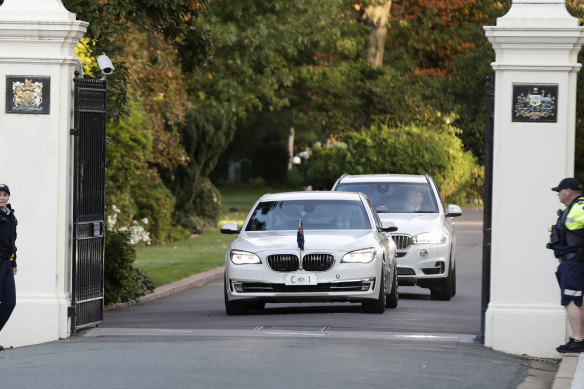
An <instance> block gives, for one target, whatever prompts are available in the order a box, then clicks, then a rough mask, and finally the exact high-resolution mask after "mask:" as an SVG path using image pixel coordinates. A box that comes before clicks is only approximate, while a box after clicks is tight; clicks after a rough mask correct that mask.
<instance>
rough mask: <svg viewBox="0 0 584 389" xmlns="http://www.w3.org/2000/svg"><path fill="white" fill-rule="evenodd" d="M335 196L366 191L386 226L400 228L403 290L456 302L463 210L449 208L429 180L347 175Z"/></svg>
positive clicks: (398, 242) (336, 187)
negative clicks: (418, 289)
mask: <svg viewBox="0 0 584 389" xmlns="http://www.w3.org/2000/svg"><path fill="white" fill-rule="evenodd" d="M332 190H334V191H343V192H362V193H364V194H365V195H367V197H369V199H370V201H371V203H372V204H373V206H374V207H375V210H376V211H377V212H378V214H379V217H380V219H381V220H382V221H386V220H387V221H392V222H393V223H394V224H395V225H396V226H397V228H398V230H397V231H396V232H395V233H392V234H391V235H392V237H393V240H394V242H395V244H396V246H397V249H398V252H397V257H398V258H397V261H398V280H399V284H400V285H418V286H420V287H422V288H429V289H430V291H431V297H432V299H433V300H446V301H447V300H450V299H451V298H452V297H454V295H455V294H456V264H455V260H454V259H455V248H456V234H455V229H454V221H453V217H456V216H460V215H462V210H461V209H460V207H459V206H458V205H453V204H450V205H448V208H447V209H444V205H443V204H442V200H441V198H440V192H439V191H438V188H437V187H436V184H435V183H434V180H432V178H431V177H430V176H428V175H425V176H424V175H402V174H363V175H353V176H351V175H343V176H342V177H341V178H339V179H338V180H337V182H336V183H335V185H334V186H333V189H332Z"/></svg>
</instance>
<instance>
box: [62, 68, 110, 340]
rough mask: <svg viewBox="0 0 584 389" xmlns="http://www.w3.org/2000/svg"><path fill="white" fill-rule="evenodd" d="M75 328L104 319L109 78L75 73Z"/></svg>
mask: <svg viewBox="0 0 584 389" xmlns="http://www.w3.org/2000/svg"><path fill="white" fill-rule="evenodd" d="M74 83H75V128H74V129H72V130H71V135H73V136H74V138H75V140H74V162H73V164H74V187H73V266H72V272H73V274H72V307H71V308H70V310H69V314H70V316H71V330H72V331H73V333H75V331H76V330H77V329H80V328H83V327H89V326H95V325H98V324H99V323H101V322H102V320H103V269H104V262H103V260H104V248H105V223H104V221H105V220H104V219H105V127H106V81H105V80H95V79H84V78H79V77H78V73H77V72H76V73H75V79H74Z"/></svg>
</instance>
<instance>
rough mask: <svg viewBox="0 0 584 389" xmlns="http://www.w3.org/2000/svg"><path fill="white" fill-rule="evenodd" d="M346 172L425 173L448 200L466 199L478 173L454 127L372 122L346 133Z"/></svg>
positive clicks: (474, 159) (471, 157)
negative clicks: (358, 129) (361, 129)
mask: <svg viewBox="0 0 584 389" xmlns="http://www.w3.org/2000/svg"><path fill="white" fill-rule="evenodd" d="M346 140H347V143H348V154H349V155H348V157H347V172H348V173H350V174H364V173H402V174H429V175H431V176H432V177H433V178H434V179H435V181H436V184H437V185H438V187H439V188H440V190H441V192H442V196H443V197H444V198H445V199H447V200H448V201H453V202H454V201H459V202H460V201H466V200H468V199H469V197H472V195H473V194H472V187H473V185H476V182H473V180H476V179H477V178H478V177H480V169H479V168H478V167H477V166H476V158H475V157H474V156H473V155H472V154H471V153H470V152H465V151H463V148H462V142H461V141H460V139H459V138H458V137H457V136H456V129H455V128H453V127H451V126H450V125H448V124H444V125H443V126H442V127H439V128H436V127H433V128H429V127H426V126H423V125H409V126H401V127H392V128H388V127H385V126H372V127H370V128H368V129H365V130H363V131H361V132H354V133H352V134H350V135H349V136H348V137H347V139H346Z"/></svg>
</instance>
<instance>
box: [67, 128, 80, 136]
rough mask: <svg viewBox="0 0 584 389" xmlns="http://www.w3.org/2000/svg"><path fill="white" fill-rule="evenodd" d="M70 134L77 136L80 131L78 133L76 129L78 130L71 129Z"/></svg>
mask: <svg viewBox="0 0 584 389" xmlns="http://www.w3.org/2000/svg"><path fill="white" fill-rule="evenodd" d="M69 133H70V134H71V135H77V134H78V133H79V131H77V129H76V128H71V129H70V130H69Z"/></svg>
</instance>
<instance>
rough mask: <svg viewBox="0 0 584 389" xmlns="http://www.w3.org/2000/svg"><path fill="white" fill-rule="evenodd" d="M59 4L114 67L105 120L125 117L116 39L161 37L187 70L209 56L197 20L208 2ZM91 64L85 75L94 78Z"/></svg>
mask: <svg viewBox="0 0 584 389" xmlns="http://www.w3.org/2000/svg"><path fill="white" fill-rule="evenodd" d="M63 5H64V6H65V7H66V8H67V10H69V11H70V12H73V13H75V14H76V16H77V19H78V20H84V21H86V22H89V26H88V28H87V32H86V34H85V38H88V39H89V40H90V42H91V45H92V46H91V48H90V50H91V52H92V53H93V54H94V55H95V56H96V57H97V56H99V55H101V54H106V55H108V56H109V57H110V58H112V60H113V62H114V66H115V67H116V72H115V73H114V74H113V75H112V76H110V77H109V79H108V81H109V85H110V93H109V95H108V114H109V116H110V118H115V119H117V118H118V117H119V115H120V114H125V113H127V104H128V94H127V82H128V71H127V65H126V63H125V54H126V47H124V46H123V41H122V40H121V39H120V38H121V37H122V36H123V35H125V34H127V33H129V32H130V31H131V30H132V29H133V28H135V27H139V28H140V30H141V31H143V32H144V33H147V34H148V33H150V34H161V35H162V36H163V37H164V39H166V41H167V42H169V43H170V44H172V45H173V46H174V47H175V48H176V49H177V51H178V53H179V57H180V58H179V59H180V60H181V63H182V64H183V67H184V68H185V69H186V70H188V71H192V70H194V68H195V67H196V66H198V65H200V64H201V63H203V62H204V61H206V60H207V59H208V57H209V56H210V55H211V52H212V46H211V44H210V42H211V41H210V39H209V38H210V37H209V33H208V31H206V30H205V29H204V28H203V27H202V25H201V23H200V21H199V18H200V16H201V15H202V14H203V13H204V12H205V8H206V6H207V0H132V1H129V0H120V1H108V2H103V1H95V0H63ZM93 65H94V66H93V68H92V69H90V71H89V72H88V75H89V76H92V77H97V78H99V77H98V76H99V74H100V72H99V68H98V66H97V64H96V63H94V64H93Z"/></svg>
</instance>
